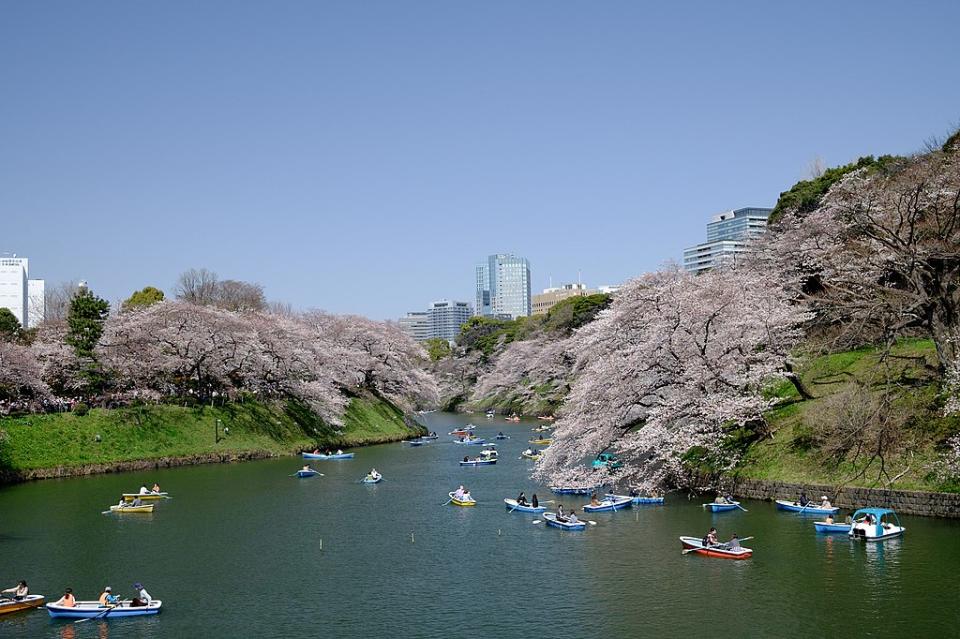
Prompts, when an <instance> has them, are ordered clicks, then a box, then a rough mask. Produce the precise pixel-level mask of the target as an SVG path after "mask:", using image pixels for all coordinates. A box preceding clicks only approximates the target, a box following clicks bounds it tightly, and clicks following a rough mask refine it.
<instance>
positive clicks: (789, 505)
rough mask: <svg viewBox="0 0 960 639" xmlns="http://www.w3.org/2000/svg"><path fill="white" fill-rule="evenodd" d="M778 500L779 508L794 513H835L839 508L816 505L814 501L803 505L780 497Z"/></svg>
mask: <svg viewBox="0 0 960 639" xmlns="http://www.w3.org/2000/svg"><path fill="white" fill-rule="evenodd" d="M776 501H777V510H788V511H790V512H794V513H802V514H804V515H835V514H836V513H837V511H839V510H840V509H839V508H834V507H831V508H823V507H821V506H816V505H814V504H813V503H810V504H807V506H806V507H803V506H801V505H800V504H798V503H797V502H795V501H787V500H786V499H778V500H776Z"/></svg>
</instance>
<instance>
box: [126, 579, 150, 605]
mask: <svg viewBox="0 0 960 639" xmlns="http://www.w3.org/2000/svg"><path fill="white" fill-rule="evenodd" d="M133 589H134V591H136V593H137V594H136V595H134V597H133V601H131V602H130V605H131V606H149V605H150V602H152V601H153V597H151V596H150V593H149V592H147V589H146V588H144V587H143V584H142V583H140V582H139V581H138V582H137V583H135V584H133Z"/></svg>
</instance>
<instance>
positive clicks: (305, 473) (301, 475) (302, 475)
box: [297, 468, 320, 479]
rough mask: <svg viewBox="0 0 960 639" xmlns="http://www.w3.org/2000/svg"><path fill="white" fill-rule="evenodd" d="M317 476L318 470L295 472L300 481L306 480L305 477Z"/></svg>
mask: <svg viewBox="0 0 960 639" xmlns="http://www.w3.org/2000/svg"><path fill="white" fill-rule="evenodd" d="M319 474H320V471H318V470H313V469H312V468H311V469H310V470H298V471H297V477H299V478H301V479H304V478H306V477H313V476H314V475H319Z"/></svg>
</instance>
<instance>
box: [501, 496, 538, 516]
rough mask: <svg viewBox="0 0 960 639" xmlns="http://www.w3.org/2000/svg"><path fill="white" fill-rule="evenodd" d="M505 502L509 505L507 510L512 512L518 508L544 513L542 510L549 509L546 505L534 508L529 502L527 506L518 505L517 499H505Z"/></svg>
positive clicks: (528, 511)
mask: <svg viewBox="0 0 960 639" xmlns="http://www.w3.org/2000/svg"><path fill="white" fill-rule="evenodd" d="M503 503H504V504H506V505H507V510H509V511H511V512H513V511H514V510H518V511H520V512H522V513H542V512H546V510H547V507H546V506H537V507H536V508H534V507H533V506H530V505H529V504H528V505H526V506H519V505H517V500H516V499H504V500H503Z"/></svg>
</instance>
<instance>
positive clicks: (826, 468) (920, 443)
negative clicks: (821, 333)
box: [736, 340, 960, 492]
mask: <svg viewBox="0 0 960 639" xmlns="http://www.w3.org/2000/svg"><path fill="white" fill-rule="evenodd" d="M892 354H893V355H894V356H895V357H894V358H887V360H886V362H885V363H884V362H881V359H880V356H879V352H878V351H877V350H875V349H860V350H856V351H849V352H843V353H836V354H832V355H826V356H822V357H817V358H813V359H811V360H810V361H809V362H807V364H806V365H805V366H803V367H802V368H801V370H800V375H801V378H802V379H803V381H804V383H805V384H806V387H807V388H808V389H809V390H810V391H811V393H812V394H813V395H814V399H812V400H802V399H801V398H800V396H799V394H798V393H797V391H796V389H795V388H794V387H793V385H792V384H790V383H789V382H786V383H783V384H781V385H780V386H778V387H777V388H776V389H775V390H774V391H773V392H774V393H775V394H776V395H778V396H779V397H782V398H784V399H785V400H786V401H785V403H784V404H783V405H781V406H780V407H778V408H777V409H775V410H773V411H770V413H769V414H768V415H767V418H768V421H769V424H770V431H771V436H770V437H766V438H763V439H761V440H760V441H758V442H755V443H754V444H752V445H751V446H750V448H749V449H748V451H747V454H746V456H745V458H744V460H743V462H742V463H741V464H740V466H739V467H738V469H737V470H736V474H737V475H739V476H742V477H749V478H753V479H763V480H768V481H785V482H792V483H800V484H803V483H810V484H824V485H830V486H866V487H873V488H894V489H901V490H928V491H950V492H960V486H958V485H956V484H955V483H951V482H944V481H943V480H942V479H941V478H939V477H938V475H937V473H936V472H935V470H936V466H937V464H936V462H937V456H938V451H937V447H938V445H940V444H941V443H942V442H943V441H944V439H945V438H947V437H948V436H950V435H951V434H953V433H955V432H958V431H960V419H958V418H956V417H949V418H947V417H943V416H942V413H941V406H942V402H941V401H940V400H939V398H938V393H939V388H938V384H937V378H936V375H935V374H934V373H933V371H932V368H931V367H933V366H935V364H936V353H935V351H934V347H933V344H932V342H930V341H929V340H906V341H903V342H901V343H900V344H898V345H897V346H896V347H895V348H894V349H893V352H892ZM888 379H892V380H893V381H894V382H895V384H896V391H895V399H894V400H893V401H892V402H891V403H890V404H889V406H883V407H882V409H881V410H880V411H879V413H880V414H881V415H883V416H884V417H886V418H890V419H889V422H888V423H883V422H881V421H880V420H877V419H872V420H866V422H867V423H868V424H870V425H869V426H868V427H867V428H866V429H865V432H863V431H862V432H861V434H860V435H856V434H854V433H852V432H851V429H844V428H843V424H844V423H847V424H849V423H850V422H851V421H853V420H855V419H856V418H855V417H853V418H851V415H852V414H853V415H855V414H856V413H857V406H855V405H853V404H857V403H858V401H859V402H861V404H860V405H861V406H862V403H863V400H862V399H861V400H858V399H857V398H858V397H860V398H862V397H863V396H864V395H863V394H861V395H859V396H858V395H857V392H856V389H857V388H866V389H867V391H866V393H867V395H868V396H872V397H876V396H877V395H878V394H879V393H880V391H881V390H882V389H883V388H884V385H885V380H888ZM867 403H868V402H867ZM848 440H849V441H848ZM860 444H863V446H862V449H861V450H860V452H859V455H858V454H857V449H858V445H860ZM880 446H882V447H883V448H884V455H883V460H882V461H883V469H884V471H885V472H883V473H881V460H880V459H879V458H877V457H876V456H875V455H874V452H875V451H876V450H877V449H878V447H880ZM894 479H895V481H891V480H894Z"/></svg>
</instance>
